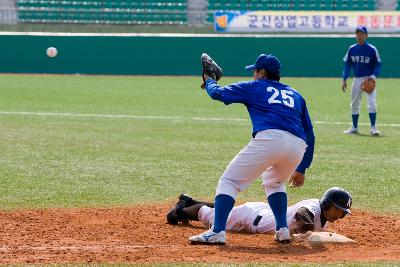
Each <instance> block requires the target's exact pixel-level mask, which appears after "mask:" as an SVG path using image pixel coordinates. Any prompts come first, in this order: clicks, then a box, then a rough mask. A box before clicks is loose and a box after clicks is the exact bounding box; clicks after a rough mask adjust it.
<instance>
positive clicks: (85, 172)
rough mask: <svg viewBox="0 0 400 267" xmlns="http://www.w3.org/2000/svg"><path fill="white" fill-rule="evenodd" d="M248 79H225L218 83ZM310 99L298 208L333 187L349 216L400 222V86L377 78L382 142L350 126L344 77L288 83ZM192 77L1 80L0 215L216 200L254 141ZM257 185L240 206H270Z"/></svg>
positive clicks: (242, 116)
mask: <svg viewBox="0 0 400 267" xmlns="http://www.w3.org/2000/svg"><path fill="white" fill-rule="evenodd" d="M242 79H247V78H223V79H222V81H221V84H227V83H230V82H234V81H238V80H242ZM283 82H284V83H287V84H290V85H292V86H293V87H294V88H296V89H298V90H299V91H300V92H301V93H302V94H303V95H304V96H305V98H306V100H307V102H308V107H309V111H310V114H311V117H312V119H313V121H314V128H315V133H316V138H317V139H316V140H317V141H316V151H315V156H314V161H313V165H312V168H311V169H309V171H308V173H307V180H306V184H305V185H304V186H303V187H301V188H298V189H288V193H289V198H290V203H293V202H295V201H298V200H300V199H304V198H314V197H316V198H319V197H320V196H321V195H322V193H323V192H324V191H325V190H326V189H327V188H329V187H332V186H341V187H344V188H346V189H347V190H348V191H350V192H351V193H352V194H353V199H354V200H353V205H354V206H353V207H354V208H356V209H363V210H370V211H375V212H383V213H394V214H399V213H400V205H399V204H400V200H399V198H398V192H400V183H399V182H398V181H399V179H398V173H399V171H400V167H399V166H400V149H399V148H400V118H399V113H400V109H399V106H398V103H399V102H400V95H399V94H398V92H397V91H398V90H397V89H398V88H397V87H398V84H399V83H400V80H396V79H381V80H379V81H378V86H379V89H378V90H379V96H378V105H379V112H378V125H380V130H381V133H382V136H381V137H378V138H374V137H371V136H370V135H369V126H368V115H367V114H368V113H367V110H366V107H365V106H366V103H365V98H364V99H363V106H362V113H361V116H360V120H361V122H362V123H363V124H361V133H362V134H361V135H359V136H346V135H343V134H342V131H343V130H344V129H346V128H347V127H349V126H350V114H349V113H350V112H349V101H350V95H349V92H347V93H346V94H343V93H342V92H341V90H340V80H339V79H311V78H290V79H283ZM199 84H200V79H199V78H194V77H105V76H22V75H16V76H14V75H1V76H0V140H1V142H0V179H1V183H2V186H1V187H0V206H1V208H2V209H23V208H29V207H79V206H121V205H134V204H136V203H146V202H162V201H166V200H171V199H174V198H175V197H176V196H177V195H178V194H179V193H181V192H187V193H190V194H192V195H195V196H197V197H201V198H205V199H212V198H213V195H214V192H215V187H216V184H217V181H218V178H219V176H220V175H221V174H222V172H223V171H224V169H225V167H226V165H227V164H228V163H229V161H230V160H231V159H232V158H233V157H234V156H235V155H236V153H237V152H238V151H239V150H240V149H241V148H242V147H244V146H245V145H246V144H247V143H248V141H249V139H250V133H251V125H250V121H249V119H248V115H247V111H246V109H245V107H244V106H242V105H238V104H236V105H230V106H225V105H223V104H222V103H220V102H216V101H212V100H211V99H210V98H209V97H208V96H207V95H206V93H205V92H204V91H202V90H201V89H200V88H199ZM264 199H265V197H264V194H263V190H262V187H261V186H260V181H257V182H255V183H254V184H253V185H252V186H251V187H250V188H249V189H248V190H247V191H245V192H243V193H241V194H240V197H239V201H247V200H264Z"/></svg>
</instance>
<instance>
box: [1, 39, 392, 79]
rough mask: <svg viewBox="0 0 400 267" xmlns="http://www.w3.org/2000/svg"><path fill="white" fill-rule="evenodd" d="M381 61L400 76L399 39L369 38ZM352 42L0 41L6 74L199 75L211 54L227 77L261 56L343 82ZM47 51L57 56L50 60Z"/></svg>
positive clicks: (287, 68)
mask: <svg viewBox="0 0 400 267" xmlns="http://www.w3.org/2000/svg"><path fill="white" fill-rule="evenodd" d="M368 40H369V41H370V42H371V43H372V44H374V45H375V46H377V48H378V49H379V51H380V54H381V57H382V62H383V66H382V75H381V76H382V77H400V72H399V71H398V66H397V63H398V62H399V54H398V47H400V38H369V39H368ZM354 41H355V39H354V38H254V37H137V36H135V37H122V36H121V37H111V36H110V37H105V36H103V37H100V36H98V37H90V36H84V37H77V36H4V35H3V36H0V58H1V59H2V62H3V64H1V65H0V72H2V73H65V74H74V73H81V74H117V75H118V74H123V75H124V74H130V75H138V74H144V75H199V74H200V59H199V58H200V54H201V53H202V52H207V53H209V54H210V55H211V56H212V57H214V58H215V60H216V61H217V62H219V63H220V65H221V66H222V67H223V69H224V72H225V75H228V76H245V75H249V74H248V73H246V71H244V69H243V67H244V66H245V65H248V64H251V63H253V61H254V60H255V58H256V57H257V56H258V55H259V54H260V53H273V54H275V55H276V56H278V57H279V58H280V60H281V62H282V65H283V67H282V75H283V76H297V77H298V76H304V77H339V76H341V73H342V66H343V63H342V58H343V56H344V54H345V53H346V51H347V48H348V46H349V45H351V44H353V43H354ZM49 46H54V47H56V48H57V49H58V51H59V55H58V56H57V57H55V58H48V57H47V56H46V54H45V50H46V48H47V47H49Z"/></svg>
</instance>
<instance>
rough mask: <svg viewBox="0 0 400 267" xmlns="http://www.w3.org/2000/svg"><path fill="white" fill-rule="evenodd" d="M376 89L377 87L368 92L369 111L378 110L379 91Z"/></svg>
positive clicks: (374, 111)
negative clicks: (377, 96) (377, 98)
mask: <svg viewBox="0 0 400 267" xmlns="http://www.w3.org/2000/svg"><path fill="white" fill-rule="evenodd" d="M376 91H377V90H376V88H375V90H374V91H373V92H372V93H370V94H367V95H368V96H367V97H368V98H367V108H368V113H376V111H377V102H376V95H377V92H376Z"/></svg>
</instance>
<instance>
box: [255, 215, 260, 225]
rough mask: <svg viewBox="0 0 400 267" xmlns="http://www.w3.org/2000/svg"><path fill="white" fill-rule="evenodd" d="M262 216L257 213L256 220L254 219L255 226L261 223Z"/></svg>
mask: <svg viewBox="0 0 400 267" xmlns="http://www.w3.org/2000/svg"><path fill="white" fill-rule="evenodd" d="M261 218H262V216H261V215H257V217H256V218H255V220H254V222H253V225H254V226H257V225H258V224H259V223H260V221H261Z"/></svg>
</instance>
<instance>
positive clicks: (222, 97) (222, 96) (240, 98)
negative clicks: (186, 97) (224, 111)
mask: <svg viewBox="0 0 400 267" xmlns="http://www.w3.org/2000/svg"><path fill="white" fill-rule="evenodd" d="M249 84H250V82H238V83H234V84H230V85H227V86H224V87H222V86H220V85H218V84H217V82H216V81H215V80H213V79H207V80H206V91H207V93H208V95H209V96H210V97H211V98H212V99H214V100H218V101H221V102H223V103H225V105H229V104H232V103H243V104H246V102H247V99H248V92H247V89H248V87H249Z"/></svg>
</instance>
